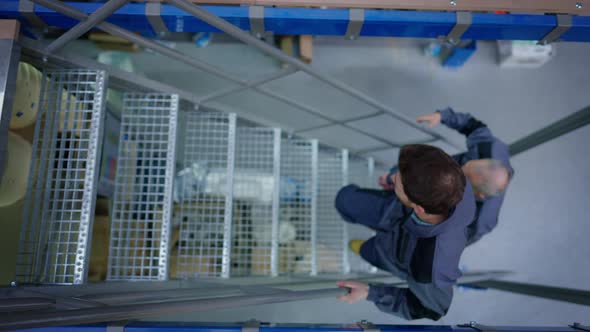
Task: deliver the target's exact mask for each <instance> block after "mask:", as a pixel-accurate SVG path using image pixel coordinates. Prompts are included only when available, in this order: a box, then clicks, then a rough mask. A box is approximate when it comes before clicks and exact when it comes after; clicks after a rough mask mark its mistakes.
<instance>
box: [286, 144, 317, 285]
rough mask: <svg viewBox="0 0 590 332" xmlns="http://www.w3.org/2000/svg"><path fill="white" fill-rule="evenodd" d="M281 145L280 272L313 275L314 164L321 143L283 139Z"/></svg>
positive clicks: (315, 177)
mask: <svg viewBox="0 0 590 332" xmlns="http://www.w3.org/2000/svg"><path fill="white" fill-rule="evenodd" d="M281 144H282V147H281V180H280V186H281V187H280V219H279V273H281V274H311V273H314V272H315V270H316V269H317V267H315V266H314V265H315V264H314V263H315V240H316V236H315V227H314V224H315V221H316V216H315V208H314V206H315V203H314V201H315V200H316V197H315V189H316V188H317V168H316V167H317V162H316V163H315V165H314V162H313V161H314V159H316V161H317V144H318V143H317V141H315V140H305V139H298V138H284V139H283V140H282V143H281ZM314 155H315V158H314ZM314 173H315V174H314Z"/></svg>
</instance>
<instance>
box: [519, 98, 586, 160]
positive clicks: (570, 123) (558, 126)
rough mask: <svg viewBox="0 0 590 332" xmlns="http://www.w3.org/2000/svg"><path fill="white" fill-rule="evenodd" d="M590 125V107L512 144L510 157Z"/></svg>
mask: <svg viewBox="0 0 590 332" xmlns="http://www.w3.org/2000/svg"><path fill="white" fill-rule="evenodd" d="M589 123H590V106H588V107H586V108H583V109H581V110H579V111H577V112H575V113H574V114H572V115H569V116H567V117H565V118H563V119H561V120H559V121H556V122H554V123H552V124H550V125H548V126H546V127H544V128H541V129H539V130H537V131H535V132H534V133H532V134H530V135H527V136H525V137H523V138H521V139H519V140H517V141H516V142H514V143H512V144H510V146H509V150H510V155H512V156H515V155H517V154H519V153H522V152H525V151H527V150H529V149H532V148H534V147H535V146H537V145H540V144H543V143H545V142H547V141H550V140H553V139H555V138H557V137H559V136H561V135H565V134H567V133H569V132H572V131H574V130H576V129H578V128H581V127H583V126H585V125H587V124H589Z"/></svg>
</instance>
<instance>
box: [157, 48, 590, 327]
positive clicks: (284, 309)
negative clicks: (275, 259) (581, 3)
mask: <svg viewBox="0 0 590 332" xmlns="http://www.w3.org/2000/svg"><path fill="white" fill-rule="evenodd" d="M419 44H420V42H418V43H417V42H414V41H400V40H365V41H360V42H359V43H358V44H351V43H349V42H346V41H343V40H341V39H338V38H318V39H316V43H315V49H314V51H315V54H314V66H317V67H318V68H321V69H322V70H323V71H324V72H327V73H329V74H331V75H333V76H335V77H338V78H340V79H342V80H343V81H345V82H347V83H348V84H351V85H353V86H355V87H356V88H358V89H360V90H363V91H365V92H366V93H368V94H370V95H372V96H375V97H376V98H377V99H379V100H380V101H382V102H384V103H386V104H388V105H392V106H395V108H396V109H397V110H400V111H401V112H403V113H404V114H406V115H408V116H411V117H416V116H418V115H420V114H422V113H427V112H431V111H433V110H435V109H437V108H440V107H445V106H453V107H455V108H456V109H457V110H458V111H464V112H471V113H473V114H474V115H475V116H476V117H478V118H480V119H481V120H482V121H484V122H485V123H487V124H488V126H489V127H490V128H491V129H492V130H493V131H494V133H496V135H497V136H498V137H500V138H501V139H503V140H505V141H506V142H508V143H509V142H513V141H515V140H516V139H518V138H520V137H523V136H525V135H526V134H528V133H530V132H533V131H535V130H538V129H540V128H541V127H543V126H545V125H547V124H549V123H552V122H554V121H556V120H558V119H560V118H562V117H564V116H567V115H568V114H571V113H573V112H575V111H577V110H579V109H581V108H583V107H585V106H587V105H590V94H589V93H588V91H589V90H588V87H589V86H590V58H588V57H587V54H588V52H590V45H587V44H559V45H557V52H556V57H555V58H554V59H552V60H551V61H550V62H549V63H548V64H546V65H545V66H544V67H542V68H539V69H500V68H498V67H497V65H496V64H495V60H496V54H495V46H494V44H493V43H480V45H479V46H480V48H479V50H478V52H477V54H476V55H475V56H474V57H473V58H472V59H470V60H469V62H468V63H467V64H466V65H465V66H464V67H463V68H461V69H460V70H458V71H448V70H446V69H442V68H439V67H438V66H437V65H435V64H434V63H433V62H432V61H431V60H430V59H428V58H425V57H423V56H422V55H421V51H420V48H419V47H417V45H419ZM295 81H299V82H306V81H305V80H304V79H301V78H296V79H295ZM304 85H305V84H304ZM290 89H292V91H294V94H295V95H296V96H297V95H298V92H297V89H298V88H297V86H296V85H291V86H290ZM330 101H331V100H319V101H318V100H317V99H314V103H316V104H320V103H322V102H323V103H329V102H330ZM230 102H231V101H230ZM279 117H280V116H279ZM285 121H286V122H285V126H288V125H289V120H288V119H286V120H285ZM382 122H383V121H374V122H373V123H367V124H364V125H365V126H366V128H368V129H370V130H373V131H374V132H379V131H381V132H383V131H384V130H389V131H390V133H384V134H385V135H390V136H395V135H396V134H395V132H396V131H404V130H406V128H403V127H401V126H399V125H397V126H396V125H392V126H391V127H384V126H383V125H382ZM437 130H438V131H439V132H440V133H441V134H444V135H447V136H448V137H451V139H452V140H453V141H454V142H457V143H458V144H464V143H463V138H462V137H461V136H459V135H456V134H455V133H452V132H450V131H449V130H447V129H445V128H437ZM410 135H411V133H410ZM320 136H321V137H320ZM318 137H319V138H321V139H324V140H327V141H329V142H330V143H332V144H337V143H340V144H344V145H345V144H346V143H347V142H348V140H347V138H346V137H345V136H343V135H337V134H334V133H327V134H326V133H322V134H320V135H318ZM589 141H590V127H586V128H582V129H579V130H577V131H575V132H572V133H570V134H568V135H565V136H562V137H560V138H558V139H556V140H554V141H551V142H548V143H546V144H544V145H542V146H539V147H537V148H535V149H532V150H530V151H527V152H524V153H522V154H520V155H519V156H517V157H515V158H513V165H514V168H515V169H516V176H515V178H514V180H513V182H512V184H511V186H510V189H509V190H508V194H507V198H506V202H505V204H504V207H503V209H502V213H501V216H500V223H499V226H498V227H497V229H496V230H495V231H494V232H493V233H492V234H491V235H489V236H487V237H485V238H484V239H483V240H482V241H480V242H479V243H477V244H476V245H474V246H472V247H470V248H468V249H467V250H466V251H465V253H464V255H463V257H462V261H461V266H462V267H463V268H465V269H468V270H481V269H504V270H511V271H514V274H513V275H512V276H511V277H510V278H509V279H510V280H518V281H525V282H531V283H539V284H546V285H553V286H563V287H571V288H579V289H590V262H589V260H588V253H590V241H587V238H588V236H589V235H590V231H589V230H588V227H586V219H587V213H586V204H587V203H588V202H590V194H589V193H588V189H587V188H588V184H589V183H590V182H589V181H588V180H587V179H586V177H587V176H586V172H587V171H588V170H589V169H590V155H589V154H588V153H587V151H588V147H587V142H589ZM442 146H443V147H446V146H445V145H442ZM448 151H449V152H450V153H453V152H455V151H456V150H454V149H448ZM371 155H372V156H374V157H376V158H379V160H382V161H384V162H386V163H392V162H394V161H395V159H396V158H397V155H396V150H386V151H380V152H376V153H372V154H371ZM588 317H590V308H588V307H585V306H581V305H575V304H569V303H560V302H556V301H551V300H545V299H537V298H533V297H529V296H521V295H514V294H509V293H505V292H500V291H492V290H488V291H473V290H471V291H461V290H460V291H457V292H456V296H455V300H454V302H453V305H452V307H451V309H450V311H449V313H448V315H447V316H445V317H444V318H443V319H441V320H440V321H439V322H437V324H439V323H440V324H455V323H462V322H468V321H471V320H475V321H478V322H480V323H484V324H494V325H560V326H564V325H566V324H569V323H571V322H573V321H576V320H580V321H586V322H587V321H588ZM250 318H257V319H259V320H262V321H274V322H302V323H303V322H305V323H310V322H315V323H350V322H354V321H359V320H361V319H368V320H370V321H372V322H375V323H390V324H395V323H398V324H401V323H406V322H405V321H403V320H401V319H398V318H396V317H393V316H389V315H386V314H382V313H380V312H379V311H377V309H376V308H375V307H374V306H373V305H372V304H371V303H359V304H355V305H351V306H349V305H346V304H341V303H338V302H337V301H335V300H333V299H332V300H331V299H325V300H321V301H307V302H301V303H289V304H281V305H272V306H270V305H269V306H261V307H256V308H250V309H248V308H244V309H235V310H225V311H219V312H216V313H211V314H203V315H198V314H196V315H190V317H188V316H186V315H180V316H174V317H168V319H173V320H178V319H183V320H185V319H190V320H197V321H198V320H201V321H205V320H208V321H239V320H246V319H250ZM411 323H416V324H432V323H433V322H431V321H427V320H418V321H415V322H411Z"/></svg>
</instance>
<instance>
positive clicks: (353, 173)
mask: <svg viewBox="0 0 590 332" xmlns="http://www.w3.org/2000/svg"><path fill="white" fill-rule="evenodd" d="M371 175H372V174H371V160H368V159H364V158H360V157H354V156H351V157H350V158H349V161H348V182H349V183H353V184H356V185H358V186H360V187H361V188H375V184H377V180H374V181H373V177H372V176H371ZM347 227H348V232H349V235H350V238H351V239H359V240H367V239H369V238H371V237H373V236H374V235H375V232H374V231H372V230H371V229H369V228H367V227H365V226H362V225H356V224H350V223H348V224H347ZM349 262H350V266H351V271H352V272H372V271H374V269H373V267H372V265H371V264H369V263H367V262H366V261H365V260H363V259H362V258H361V257H360V256H359V255H356V254H354V253H352V252H351V253H349Z"/></svg>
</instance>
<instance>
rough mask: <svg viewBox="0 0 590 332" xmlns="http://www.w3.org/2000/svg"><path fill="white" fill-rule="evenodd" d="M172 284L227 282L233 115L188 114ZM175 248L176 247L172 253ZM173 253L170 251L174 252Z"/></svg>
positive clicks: (177, 194) (177, 189) (178, 190)
mask: <svg viewBox="0 0 590 332" xmlns="http://www.w3.org/2000/svg"><path fill="white" fill-rule="evenodd" d="M184 115H186V118H185V121H184V123H185V128H184V131H185V132H184V135H182V137H183V138H184V142H183V143H179V145H184V154H183V156H182V158H183V159H182V163H183V167H184V168H183V169H182V170H181V171H179V172H178V175H177V177H176V178H177V182H176V187H175V195H174V196H175V197H174V200H175V201H176V202H177V203H178V205H179V207H180V208H179V211H177V213H176V214H175V223H177V224H178V225H179V228H178V229H177V228H175V229H174V231H173V234H174V235H173V240H172V241H171V245H172V246H174V244H175V243H176V242H177V243H178V244H177V246H178V247H177V248H176V250H177V253H176V255H175V254H174V253H172V254H171V264H170V269H171V270H170V276H171V278H176V277H178V278H199V277H229V273H230V269H229V251H230V246H231V224H232V201H233V180H232V179H233V176H234V162H233V156H234V147H235V130H236V116H235V114H222V113H213V112H194V111H191V112H186V113H185V114H184ZM173 248H174V247H173ZM173 250H174V249H173Z"/></svg>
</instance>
